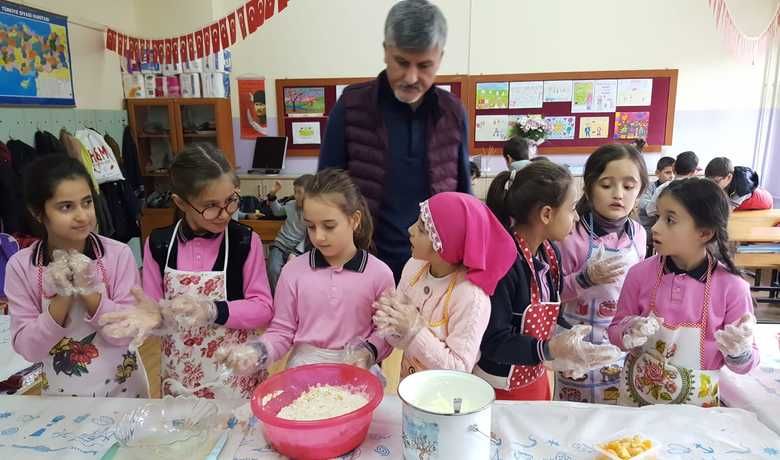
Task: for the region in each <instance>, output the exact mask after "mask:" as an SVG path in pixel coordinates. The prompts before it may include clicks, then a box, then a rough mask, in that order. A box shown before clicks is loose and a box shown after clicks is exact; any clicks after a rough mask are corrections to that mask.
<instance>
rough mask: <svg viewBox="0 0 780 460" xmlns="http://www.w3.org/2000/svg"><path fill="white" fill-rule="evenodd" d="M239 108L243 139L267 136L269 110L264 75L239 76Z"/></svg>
mask: <svg viewBox="0 0 780 460" xmlns="http://www.w3.org/2000/svg"><path fill="white" fill-rule="evenodd" d="M236 80H237V83H238V109H239V112H240V113H241V117H240V118H241V139H255V138H257V137H262V136H267V135H268V134H269V133H268V111H267V105H266V99H265V78H264V77H239V78H237V79H236Z"/></svg>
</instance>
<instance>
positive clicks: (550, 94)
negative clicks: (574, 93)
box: [544, 80, 571, 102]
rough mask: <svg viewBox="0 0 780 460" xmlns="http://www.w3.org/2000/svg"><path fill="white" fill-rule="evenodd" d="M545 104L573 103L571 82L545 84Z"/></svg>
mask: <svg viewBox="0 0 780 460" xmlns="http://www.w3.org/2000/svg"><path fill="white" fill-rule="evenodd" d="M544 102H571V80H553V81H546V82H544Z"/></svg>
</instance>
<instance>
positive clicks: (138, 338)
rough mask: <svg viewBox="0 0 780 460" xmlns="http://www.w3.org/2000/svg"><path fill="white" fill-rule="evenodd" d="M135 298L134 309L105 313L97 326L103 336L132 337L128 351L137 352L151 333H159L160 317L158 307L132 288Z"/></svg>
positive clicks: (140, 291)
mask: <svg viewBox="0 0 780 460" xmlns="http://www.w3.org/2000/svg"><path fill="white" fill-rule="evenodd" d="M130 292H131V293H132V294H133V297H135V302H136V304H135V308H127V309H124V310H120V311H114V312H110V313H106V314H104V315H102V316H101V317H100V319H99V320H98V324H99V325H100V327H101V328H102V329H101V330H102V332H103V334H105V335H106V336H108V337H112V338H115V339H124V338H127V337H132V338H133V340H132V341H131V342H130V345H129V346H128V349H129V350H130V351H136V350H138V347H140V346H141V345H142V344H143V343H144V341H145V340H146V338H147V337H148V336H150V335H152V334H153V333H158V334H159V333H161V332H162V331H161V330H160V329H159V328H160V326H161V325H162V322H163V320H162V315H161V313H160V306H159V305H158V304H157V303H155V302H154V301H153V300H152V299H150V298H149V297H148V296H146V294H144V291H143V289H141V288H139V287H134V288H133V289H131V290H130Z"/></svg>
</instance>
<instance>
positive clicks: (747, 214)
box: [729, 209, 780, 233]
mask: <svg viewBox="0 0 780 460" xmlns="http://www.w3.org/2000/svg"><path fill="white" fill-rule="evenodd" d="M777 223H780V209H764V210H761V211H735V212H732V213H731V217H729V233H731V231H732V227H734V226H744V225H752V226H756V227H774V225H775V224H777Z"/></svg>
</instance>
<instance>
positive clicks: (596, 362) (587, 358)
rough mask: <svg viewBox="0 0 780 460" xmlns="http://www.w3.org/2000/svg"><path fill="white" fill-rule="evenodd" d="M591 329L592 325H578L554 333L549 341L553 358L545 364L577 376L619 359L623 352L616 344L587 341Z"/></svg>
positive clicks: (555, 369)
mask: <svg viewBox="0 0 780 460" xmlns="http://www.w3.org/2000/svg"><path fill="white" fill-rule="evenodd" d="M590 331H591V326H585V325H577V326H574V327H573V328H571V329H569V330H568V331H565V332H562V333H560V334H557V335H554V336H553V337H552V338H551V339H550V340H549V341H548V342H547V344H548V347H549V350H550V355H552V356H551V358H552V360H551V361H545V363H544V364H545V366H547V367H549V368H550V369H552V370H554V371H559V372H565V373H567V375H571V376H572V377H574V378H577V377H580V376H582V375H585V373H586V372H587V371H589V370H591V369H598V368H600V367H604V366H608V365H610V364H612V363H614V362H615V361H617V360H618V359H619V358H620V356H621V355H622V354H623V352H621V351H620V349H619V348H618V347H616V346H614V345H608V344H602V345H594V344H592V343H590V342H586V341H585V340H584V339H585V337H586V336H587V335H588V334H590Z"/></svg>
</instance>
